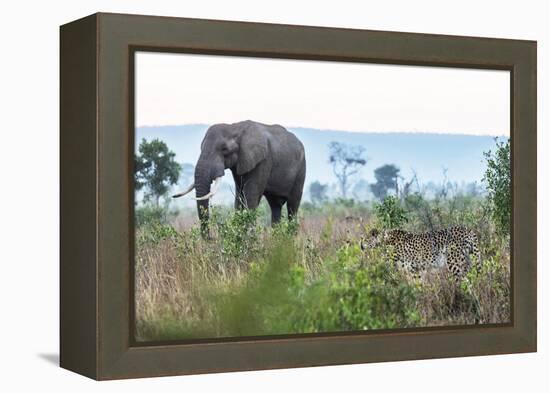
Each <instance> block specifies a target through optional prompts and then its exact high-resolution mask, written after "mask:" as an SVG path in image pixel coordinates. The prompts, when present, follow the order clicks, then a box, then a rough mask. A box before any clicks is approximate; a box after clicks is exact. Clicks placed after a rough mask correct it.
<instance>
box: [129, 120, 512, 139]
mask: <svg viewBox="0 0 550 393" xmlns="http://www.w3.org/2000/svg"><path fill="white" fill-rule="evenodd" d="M258 123H261V122H258ZM212 124H218V123H212ZM212 124H209V123H200V122H198V123H174V124H162V125H161V124H157V125H153V124H144V125H138V126H135V129H139V128H162V127H186V126H204V127H210V126H211V125H212ZM227 124H232V123H227ZM263 124H266V123H263ZM267 125H271V124H267ZM283 127H284V128H287V129H289V130H291V129H304V130H316V131H321V132H343V133H353V134H432V135H456V136H486V137H507V138H510V133H509V132H508V133H467V132H443V131H424V130H407V131H405V130H396V131H373V130H369V131H365V130H342V129H332V128H315V127H305V126H283Z"/></svg>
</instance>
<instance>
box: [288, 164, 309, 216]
mask: <svg viewBox="0 0 550 393" xmlns="http://www.w3.org/2000/svg"><path fill="white" fill-rule="evenodd" d="M305 178H306V173H305V167H304V170H303V172H302V173H300V174H298V177H297V178H296V181H295V182H294V186H293V187H292V190H291V192H290V196H289V198H288V202H287V204H286V209H287V211H288V219H289V220H292V219H294V218H295V217H296V215H297V214H298V208H299V207H300V202H301V201H302V192H303V190H304V181H305Z"/></svg>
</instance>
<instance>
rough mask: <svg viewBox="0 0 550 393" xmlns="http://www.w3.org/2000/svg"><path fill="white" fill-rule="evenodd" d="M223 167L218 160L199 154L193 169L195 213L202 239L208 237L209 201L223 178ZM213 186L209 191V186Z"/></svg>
mask: <svg viewBox="0 0 550 393" xmlns="http://www.w3.org/2000/svg"><path fill="white" fill-rule="evenodd" d="M223 172H224V166H223V161H222V160H220V159H216V158H213V157H211V156H206V155H205V154H204V153H203V154H201V157H200V158H199V160H198V162H197V165H196V167H195V192H196V194H195V195H196V198H195V199H197V212H198V215H199V220H200V224H201V233H202V235H203V236H204V237H208V236H209V230H208V219H209V202H208V201H209V199H210V198H211V197H212V196H213V195H214V193H215V192H216V190H217V187H218V185H219V183H220V181H221V177H222V176H223ZM214 180H215V184H214V186H213V187H212V189H211V184H212V182H213V181H214Z"/></svg>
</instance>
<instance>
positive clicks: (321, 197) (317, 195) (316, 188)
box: [309, 180, 328, 204]
mask: <svg viewBox="0 0 550 393" xmlns="http://www.w3.org/2000/svg"><path fill="white" fill-rule="evenodd" d="M327 190H328V186H327V185H326V184H322V183H320V182H319V181H317V180H316V181H314V182H313V183H311V184H310V185H309V195H310V197H311V202H313V203H314V204H319V203H323V202H324V201H326V200H327Z"/></svg>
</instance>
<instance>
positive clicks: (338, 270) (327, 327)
mask: <svg viewBox="0 0 550 393" xmlns="http://www.w3.org/2000/svg"><path fill="white" fill-rule="evenodd" d="M370 257H371V258H369V260H366V259H365V258H364V257H363V254H362V252H361V250H360V248H359V246H358V245H357V244H354V245H349V246H344V247H342V248H341V249H340V250H339V251H338V253H337V255H336V258H335V259H334V260H333V261H327V262H326V264H327V269H326V271H325V273H324V275H323V276H322V277H321V279H320V280H319V281H317V282H315V283H313V284H311V285H309V286H308V285H306V286H305V287H304V285H305V284H304V280H303V279H302V280H295V281H294V282H295V283H298V284H299V285H298V287H297V288H294V294H295V296H296V297H298V299H300V300H301V307H300V308H296V309H294V310H293V311H294V314H290V315H292V318H293V319H294V320H293V321H292V324H291V326H292V328H293V329H295V330H297V331H300V332H324V331H342V330H370V329H391V328H395V327H408V326H413V325H415V324H416V323H418V322H419V320H420V315H419V313H418V312H417V311H416V309H415V306H416V304H415V289H414V286H412V285H411V284H409V283H408V281H407V280H404V279H403V277H402V276H400V274H399V273H398V272H396V271H394V270H393V269H392V268H391V265H390V264H388V263H386V261H385V260H384V259H383V258H381V256H380V255H375V254H374V253H373V254H371V255H370Z"/></svg>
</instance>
